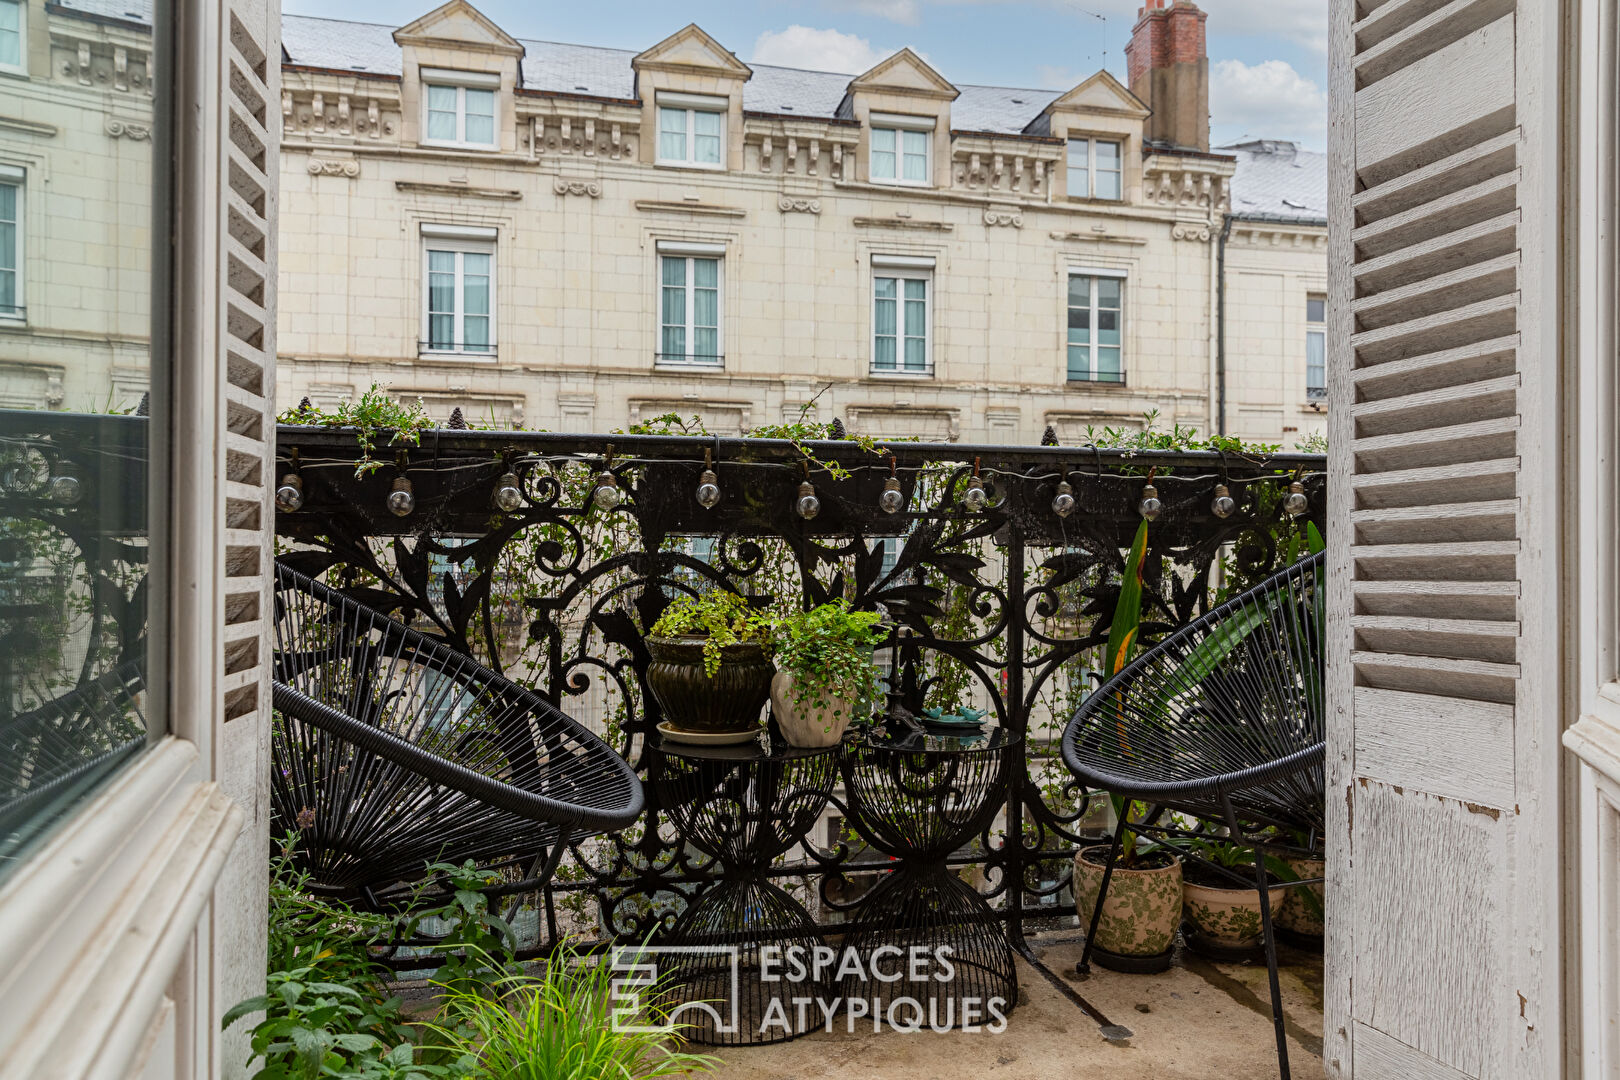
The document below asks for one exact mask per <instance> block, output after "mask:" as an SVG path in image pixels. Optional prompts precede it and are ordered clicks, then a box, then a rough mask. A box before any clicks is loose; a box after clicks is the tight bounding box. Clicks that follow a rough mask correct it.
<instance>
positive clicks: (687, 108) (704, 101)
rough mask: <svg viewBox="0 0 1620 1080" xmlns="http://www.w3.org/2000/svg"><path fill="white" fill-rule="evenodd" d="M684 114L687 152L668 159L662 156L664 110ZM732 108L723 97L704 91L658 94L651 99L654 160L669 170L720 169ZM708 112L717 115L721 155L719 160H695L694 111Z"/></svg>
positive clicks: (696, 112) (696, 135)
mask: <svg viewBox="0 0 1620 1080" xmlns="http://www.w3.org/2000/svg"><path fill="white" fill-rule="evenodd" d="M666 109H668V110H670V111H671V112H681V113H685V114H686V155H685V156H684V157H678V158H670V157H665V156H664V110H666ZM730 110H731V102H730V101H729V100H727V99H726V98H723V97H709V96H707V95H703V94H673V93H671V94H659V95H657V98H656V99H655V102H654V109H653V147H654V154H653V156H654V159H655V163H656V164H658V165H662V166H665V167H667V168H671V169H703V170H705V171H707V172H723V171H725V167H726V127H727V124H726V119H727V116H728V114H729V113H730ZM698 113H708V114H710V115H714V116H718V117H719V118H720V154H719V160H718V161H698V160H697V140H698V134H697V114H698Z"/></svg>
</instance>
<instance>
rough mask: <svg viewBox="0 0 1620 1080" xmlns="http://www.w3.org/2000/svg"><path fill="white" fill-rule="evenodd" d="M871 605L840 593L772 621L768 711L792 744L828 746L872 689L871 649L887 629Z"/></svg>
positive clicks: (874, 680)
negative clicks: (852, 603)
mask: <svg viewBox="0 0 1620 1080" xmlns="http://www.w3.org/2000/svg"><path fill="white" fill-rule="evenodd" d="M879 618H880V616H879V615H878V614H877V612H875V611H851V610H850V608H849V604H848V603H847V602H846V601H844V600H843V599H838V600H834V601H832V602H831V603H827V604H822V605H821V606H820V607H815V608H811V609H810V610H809V611H800V612H795V613H794V614H792V615H789V616H787V617H785V618H783V619H780V620H778V621H777V623H776V626H775V627H774V628H773V632H772V640H773V642H774V644H775V648H776V676H775V677H774V678H773V679H772V680H771V713H772V714H773V715H774V716H775V717H776V723H777V726H778V727H780V728H781V729H782V737H783V738H784V739H786V740H787V741H788V743H789V744H790V745H792V746H804V747H821V746H832V745H833V744H834V743H836V742H838V740H839V739H842V738H843V737H844V729H845V728H847V727H848V726H849V722H850V721H851V720H852V719H854V717H855V712H856V710H857V709H858V708H859V707H860V706H861V703H863V702H870V701H871V700H872V698H873V695H874V694H875V693H876V691H877V668H876V666H875V665H874V664H873V663H872V650H873V649H875V648H877V646H878V645H879V644H881V643H882V641H883V639H884V637H885V636H886V634H887V631H886V630H885V629H884V628H883V627H882V626H880V625H878V620H879Z"/></svg>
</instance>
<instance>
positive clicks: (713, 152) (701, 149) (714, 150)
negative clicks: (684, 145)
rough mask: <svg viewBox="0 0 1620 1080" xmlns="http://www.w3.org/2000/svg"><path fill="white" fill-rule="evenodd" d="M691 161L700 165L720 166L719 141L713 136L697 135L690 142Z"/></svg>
mask: <svg viewBox="0 0 1620 1080" xmlns="http://www.w3.org/2000/svg"><path fill="white" fill-rule="evenodd" d="M692 150H693V158H692V160H693V161H696V162H697V163H698V164H700V165H718V164H720V139H719V138H718V137H717V136H713V135H699V136H697V138H695V139H693V140H692Z"/></svg>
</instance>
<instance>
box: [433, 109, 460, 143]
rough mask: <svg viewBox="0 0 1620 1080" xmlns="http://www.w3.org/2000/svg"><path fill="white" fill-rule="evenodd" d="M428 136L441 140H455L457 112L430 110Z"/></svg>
mask: <svg viewBox="0 0 1620 1080" xmlns="http://www.w3.org/2000/svg"><path fill="white" fill-rule="evenodd" d="M427 137H428V138H430V139H435V140H438V141H440V142H455V141H456V114H455V113H453V112H434V111H429V113H428V129H427Z"/></svg>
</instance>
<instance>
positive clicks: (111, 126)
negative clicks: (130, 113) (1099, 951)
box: [103, 118, 152, 142]
mask: <svg viewBox="0 0 1620 1080" xmlns="http://www.w3.org/2000/svg"><path fill="white" fill-rule="evenodd" d="M103 130H105V131H106V132H107V134H108V135H110V136H112V137H113V138H115V139H129V140H130V141H131V142H145V141H146V140H147V139H150V138H151V137H152V125H151V124H137V123H135V122H134V121H132V120H118V119H113V118H109V119H108V120H107V123H106V126H105V128H104V129H103Z"/></svg>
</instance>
